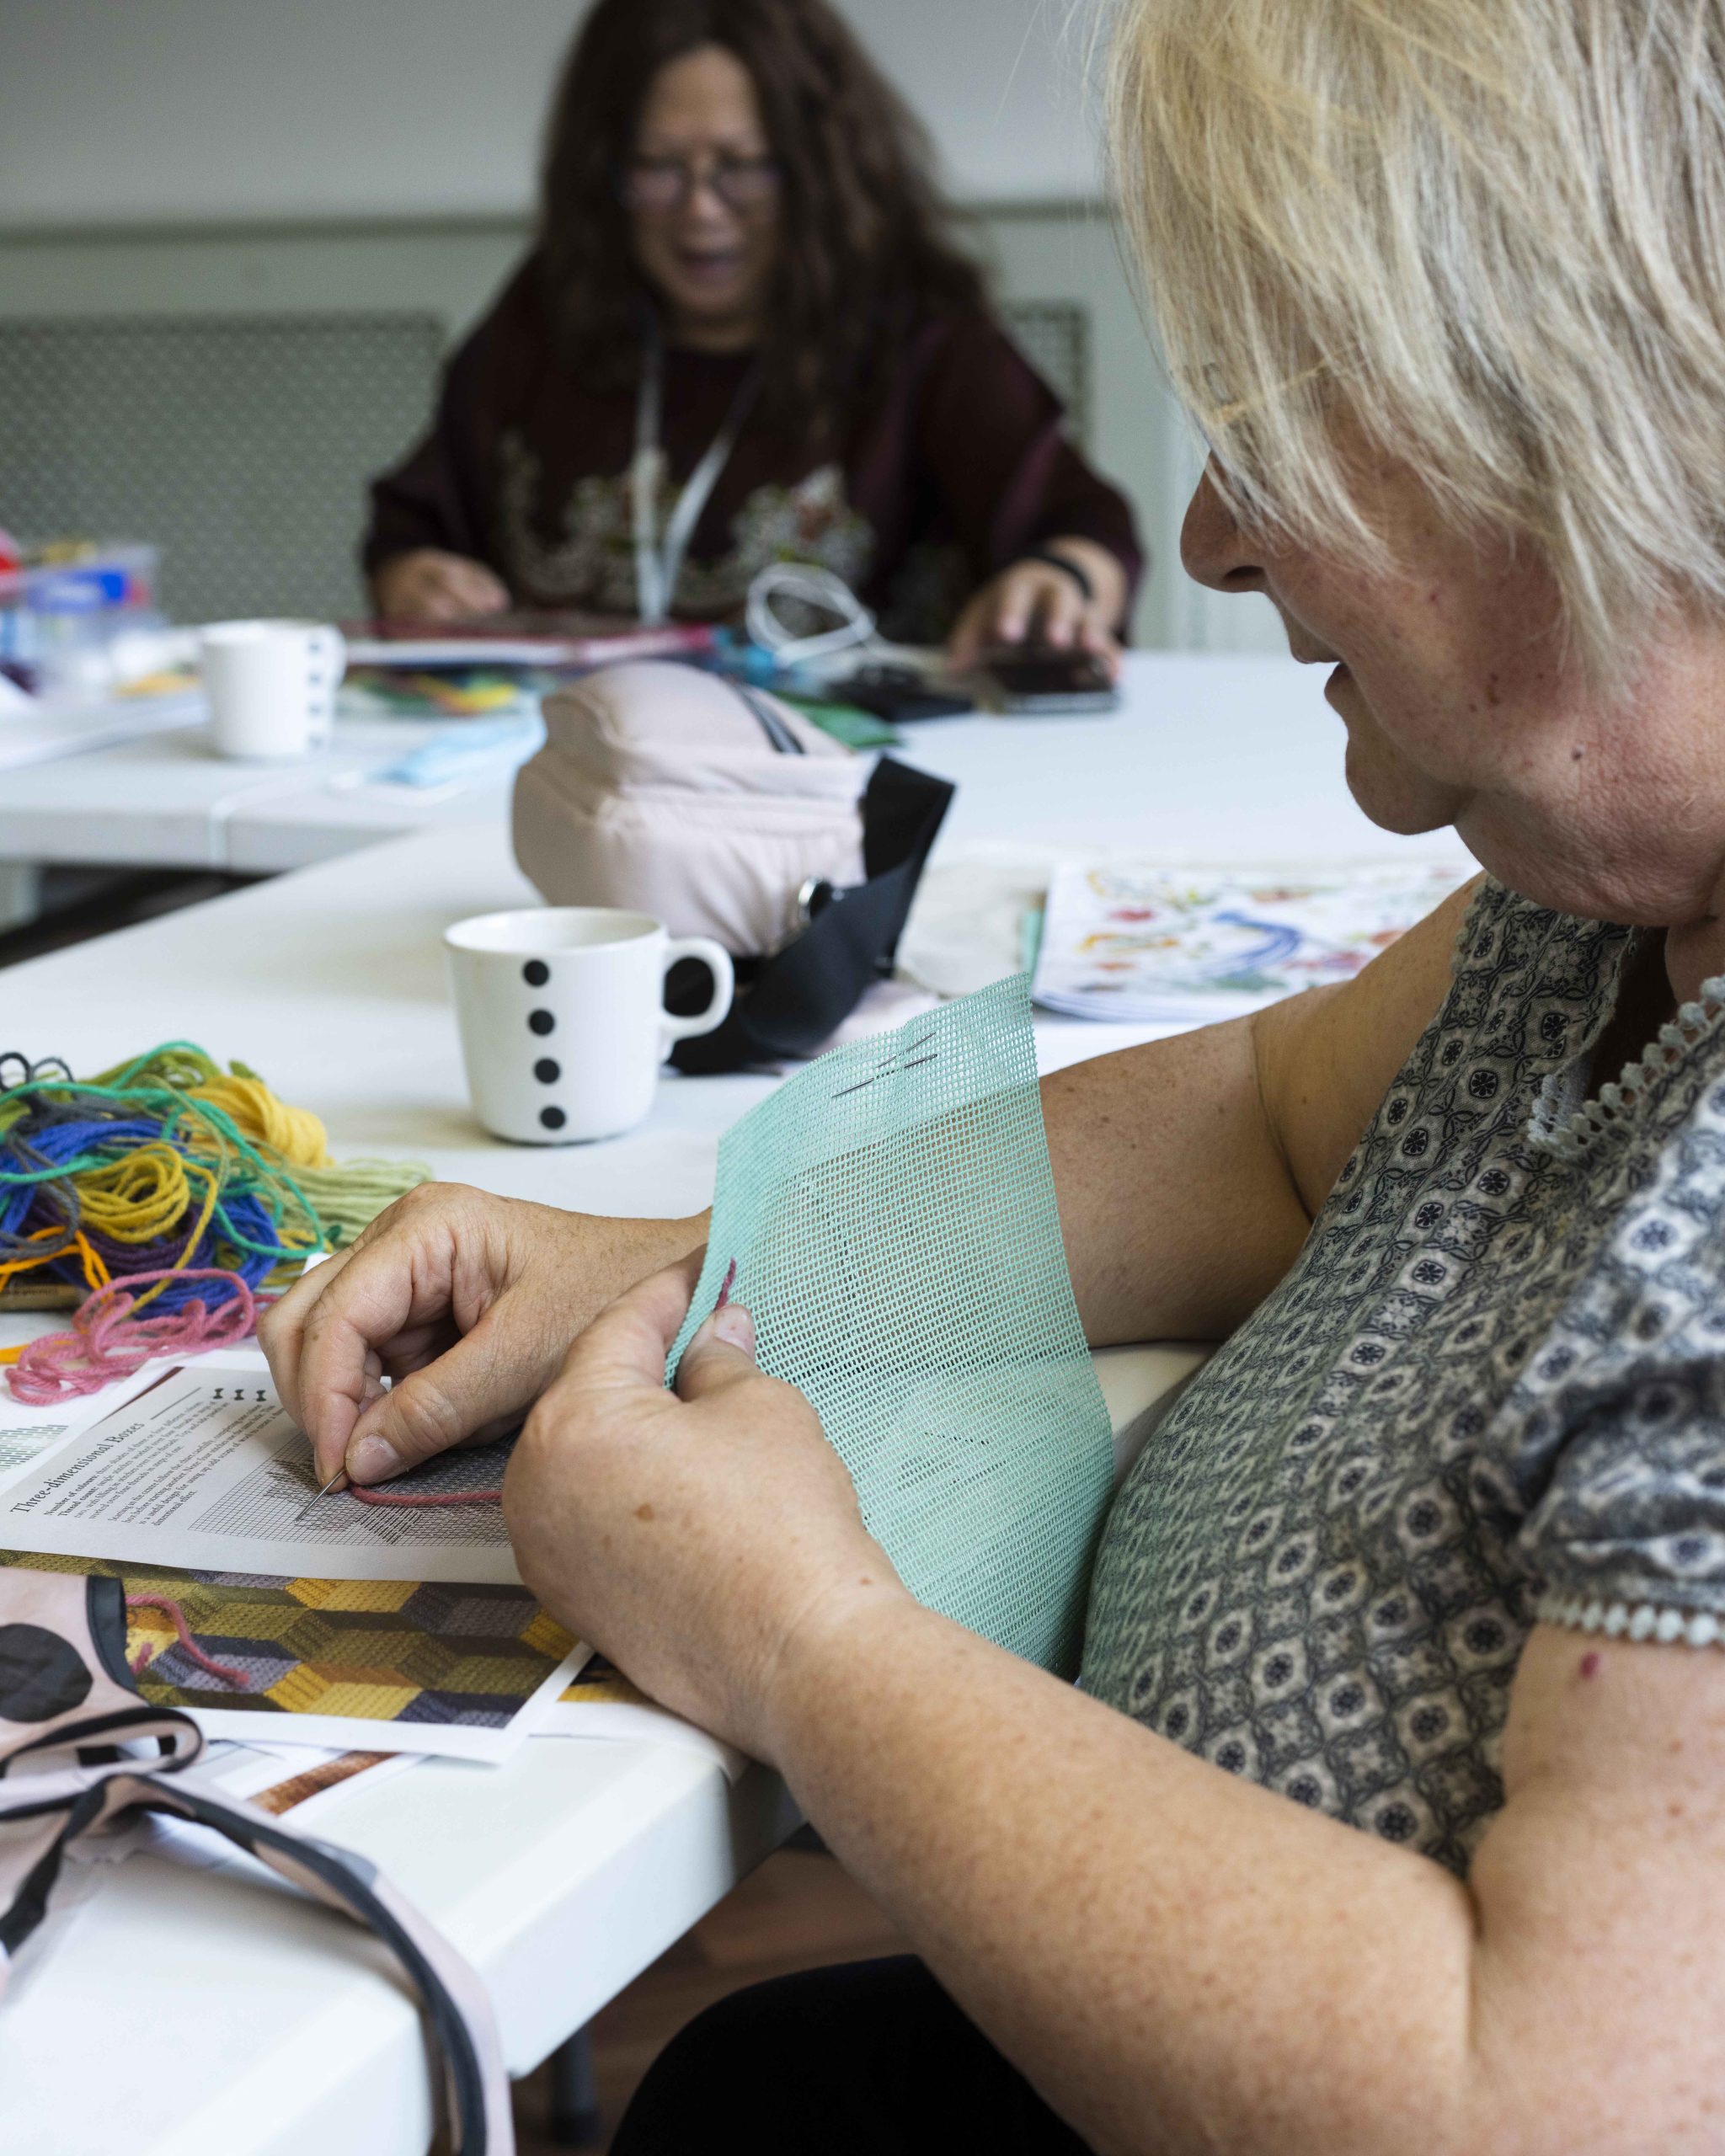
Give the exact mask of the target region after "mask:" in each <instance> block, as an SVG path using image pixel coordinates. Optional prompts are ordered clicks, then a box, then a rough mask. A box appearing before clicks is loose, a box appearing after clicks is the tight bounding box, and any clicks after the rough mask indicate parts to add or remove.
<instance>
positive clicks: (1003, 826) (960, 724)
mask: <svg viewBox="0 0 1725 2156" xmlns="http://www.w3.org/2000/svg"><path fill="white" fill-rule="evenodd" d="M1124 686H1125V691H1126V702H1125V707H1124V710H1123V711H1122V712H1120V713H1119V715H1117V716H1114V717H1111V718H1055V719H1022V718H1013V719H1002V718H964V719H951V720H946V721H942V722H938V723H932V724H924V725H920V726H914V727H906V728H905V729H904V735H905V739H904V744H903V746H902V747H901V748H900V749H899V750H897V751H896V752H895V753H896V754H897V755H900V757H902V758H903V759H904V760H906V761H908V762H911V763H915V764H919V765H921V766H924V767H925V768H927V769H928V770H931V771H938V772H940V773H941V774H942V775H943V776H948V777H951V778H955V779H957V780H958V781H959V799H958V801H957V803H956V804H955V807H954V809H953V815H952V817H951V818H950V819H949V825H948V833H947V837H948V841H952V840H953V839H957V838H968V837H975V836H987V837H991V838H998V837H1009V836H1027V837H1028V836H1033V837H1035V838H1037V839H1039V840H1043V841H1048V842H1049V843H1053V844H1059V845H1071V846H1091V845H1095V844H1097V843H1100V842H1103V836H1104V835H1105V834H1106V835H1108V836H1110V837H1112V839H1113V840H1114V841H1115V842H1119V843H1126V842H1131V843H1142V844H1144V845H1146V846H1158V847H1163V848H1172V849H1174V850H1177V851H1183V852H1186V853H1188V854H1198V855H1202V854H1204V853H1206V852H1208V853H1210V854H1212V855H1215V854H1218V853H1223V854H1229V855H1237V854H1239V853H1240V852H1241V851H1260V852H1262V851H1266V850H1269V851H1276V850H1281V851H1287V850H1289V849H1290V848H1291V849H1292V850H1293V851H1295V852H1296V853H1298V854H1300V855H1301V856H1310V857H1316V858H1325V857H1335V856H1337V855H1338V854H1350V855H1374V854H1375V855H1382V854H1384V853H1386V852H1393V851H1395V850H1396V849H1397V848H1398V847H1399V846H1402V844H1403V843H1404V842H1402V841H1397V840H1396V839H1393V838H1391V837H1389V836H1387V835H1386V834H1384V833H1382V832H1380V831H1376V830H1374V829H1373V828H1372V826H1371V825H1369V824H1368V823H1367V822H1366V821H1365V818H1364V817H1363V816H1361V815H1360V814H1359V811H1358V810H1357V809H1355V808H1354V805H1353V803H1351V802H1350V801H1349V800H1348V797H1347V793H1346V792H1345V789H1344V788H1343V785H1342V782H1341V753H1342V728H1341V722H1340V721H1339V720H1338V718H1336V716H1335V715H1334V713H1333V712H1331V711H1330V709H1329V707H1327V705H1326V704H1325V702H1324V701H1323V696H1322V673H1321V671H1320V670H1316V669H1312V668H1305V669H1301V668H1298V667H1296V666H1295V665H1294V664H1293V663H1292V662H1291V661H1290V660H1287V659H1232V658H1218V657H1211V656H1204V655H1193V654H1176V653H1169V652H1138V653H1134V654H1130V656H1129V658H1128V659H1127V661H1126V671H1125V676H1124ZM441 730H443V729H442V728H441V727H440V726H438V725H436V724H434V723H425V722H419V721H407V720H393V719H392V720H376V721H357V722H353V723H346V724H344V725H342V726H339V728H337V729H336V740H335V744H334V747H333V748H332V749H331V750H329V751H328V752H327V753H326V754H325V755H322V756H319V757H317V758H314V759H312V760H308V761H307V762H306V763H303V764H296V765H291V766H275V767H270V766H248V765H245V764H235V763H230V762H227V761H224V760H222V759H220V758H217V757H216V756H214V755H212V754H211V751H210V749H209V746H208V744H207V739H206V734H205V729H204V728H202V727H200V726H194V727H180V728H174V729H172V730H169V731H168V732H165V733H163V732H158V733H154V734H147V735H145V736H142V737H141V738H138V739H132V740H129V741H126V742H123V743H120V744H118V745H112V746H106V747H103V748H100V749H98V750H93V751H92V752H91V753H88V754H83V755H71V756H65V757H62V758H61V759H60V760H56V761H54V762H51V763H41V764H37V765H35V766H33V767H31V768H29V769H28V770H14V771H4V770H3V769H0V862H4V861H9V862H102V863H104V864H111V865H115V866H121V865H125V866H138V867H197V868H217V869H227V870H231V871H234V872H238V873H269V872H271V871H274V870H277V869H284V868H296V867H303V866H305V865H306V864H307V863H308V862H313V861H323V860H327V859H328V858H329V857H332V856H333V855H335V854H337V853H341V852H344V851H349V850H350V849H351V848H353V847H355V846H367V845H373V844H375V843H377V841H378V840H380V839H382V838H386V837H389V836H392V835H396V834H398V833H401V832H404V831H410V830H422V829H425V828H426V827H428V826H442V827H446V826H449V825H453V824H457V823H462V822H467V821H472V820H474V819H485V818H489V817H495V816H501V815H502V814H504V812H505V804H506V802H507V799H508V795H509V788H510V773H509V771H508V770H507V769H506V768H505V766H501V765H494V766H490V767H488V768H486V769H484V770H482V771H478V772H477V773H475V774H474V775H473V776H471V777H470V778H468V779H467V780H466V781H464V782H462V783H461V784H459V785H458V786H457V787H452V788H451V789H448V790H440V791H437V792H431V793H424V792H414V790H413V789H411V788H409V787H394V786H392V787H378V786H374V785H369V784H356V783H355V781H356V780H358V779H360V778H361V777H362V776H363V775H364V774H366V772H368V771H377V770H378V769H381V768H382V766H385V765H386V764H387V763H389V762H391V761H393V760H394V759H395V758H396V757H398V756H399V755H404V754H405V753H406V752H407V751H408V750H409V749H411V748H414V747H416V746H418V745H419V744H420V743H422V742H424V741H425V740H428V739H431V738H432V737H433V736H434V734H436V733H438V732H440V731H441ZM1091 781H1095V782H1097V787H1099V788H1100V790H1099V791H1098V790H1095V789H1094V788H1092V787H1091V786H1090V785H1089V784H1088V783H1087V782H1091Z"/></svg>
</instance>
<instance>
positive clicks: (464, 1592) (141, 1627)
mask: <svg viewBox="0 0 1725 2156" xmlns="http://www.w3.org/2000/svg"><path fill="white" fill-rule="evenodd" d="M0 1565H20V1566H25V1567H27V1568H29V1570H32V1571H35V1572H85V1573H88V1572H96V1573H103V1574H107V1575H109V1576H110V1577H120V1578H122V1579H124V1580H125V1582H126V1592H127V1593H128V1594H154V1595H161V1596H165V1597H167V1598H168V1599H170V1600H172V1601H174V1602H175V1603H177V1604H179V1608H180V1609H181V1610H182V1611H183V1612H184V1616H185V1620H186V1625H187V1626H188V1628H189V1629H190V1632H191V1634H192V1636H193V1637H194V1638H195V1640H196V1641H197V1642H198V1645H199V1646H200V1647H201V1648H202V1649H203V1650H204V1652H205V1653H206V1654H207V1655H209V1656H210V1657H211V1658H212V1659H213V1660H215V1661H216V1662H221V1663H222V1664H223V1665H225V1666H226V1667H228V1668H233V1669H238V1670H240V1671H242V1672H243V1673H244V1675H245V1678H246V1680H247V1681H246V1689H244V1690H243V1691H240V1690H237V1689H232V1688H231V1687H230V1686H228V1685H227V1684H224V1683H223V1682H222V1680H221V1679H220V1678H216V1677H213V1676H211V1674H210V1673H209V1672H207V1671H206V1670H202V1669H200V1668H198V1667H197V1665H196V1664H195V1662H193V1661H192V1660H191V1659H190V1657H189V1656H187V1655H186V1654H185V1653H184V1651H183V1650H182V1649H181V1647H180V1646H179V1643H178V1641H177V1639H176V1637H175V1635H174V1626H173V1624H172V1622H171V1621H170V1620H169V1618H168V1615H167V1614H166V1613H165V1612H163V1611H160V1610H156V1609H132V1610H129V1611H128V1612H127V1618H128V1627H129V1629H128V1633H127V1653H128V1657H129V1658H131V1657H136V1654H137V1652H138V1651H139V1650H140V1648H142V1647H145V1646H147V1647H149V1648H151V1649H152V1650H153V1652H152V1656H151V1659H150V1662H149V1663H148V1666H147V1668H145V1669H144V1671H143V1673H142V1675H141V1676H140V1677H139V1678H138V1680H137V1683H138V1689H139V1690H140V1691H141V1692H142V1694H143V1696H144V1698H145V1699H147V1700H149V1701H150V1702H151V1703H152V1705H163V1706H173V1707H235V1708H241V1709H244V1710H249V1711H250V1712H253V1713H259V1712H261V1713H264V1714H269V1713H271V1712H275V1713H279V1714H281V1715H283V1716H292V1715H339V1716H354V1717H357V1718H359V1719H361V1720H365V1721H400V1722H436V1723H440V1724H442V1725H445V1726H448V1725H450V1724H456V1725H458V1726H466V1727H469V1728H477V1729H499V1728H501V1727H503V1726H504V1725H505V1723H506V1722H508V1721H510V1719H511V1718H512V1717H513V1716H515V1714H517V1713H518V1712H519V1711H520V1710H521V1705H522V1703H523V1702H524V1701H525V1700H527V1699H529V1698H531V1695H532V1694H533V1693H534V1692H535V1691H537V1689H538V1688H539V1686H540V1685H541V1684H543V1683H544V1681H545V1679H546V1678H547V1677H548V1676H549V1675H550V1674H551V1673H552V1671H553V1669H555V1668H556V1667H557V1665H558V1662H561V1661H562V1660H563V1657H564V1656H565V1655H566V1654H567V1653H568V1652H569V1649H570V1647H571V1646H573V1645H574V1641H572V1640H571V1638H570V1637H569V1634H568V1633H567V1632H566V1631H564V1630H563V1627H562V1625H559V1624H558V1623H557V1621H556V1620H555V1619H553V1618H552V1617H549V1616H547V1614H546V1613H545V1611H544V1610H542V1609H541V1608H540V1606H539V1604H537V1602H536V1601H535V1600H534V1599H533V1598H532V1596H531V1594H529V1593H527V1591H526V1588H520V1587H444V1586H436V1585H431V1584H428V1583H425V1582H415V1581H411V1580H408V1581H403V1580H311V1579H305V1580H297V1579H296V1580H284V1579H271V1578H263V1577H256V1576H254V1575H251V1574H248V1573H237V1572H179V1571H174V1570H170V1569H168V1568H167V1567H163V1566H157V1567H149V1566H139V1565H115V1564H107V1563H104V1562H102V1561H99V1560H95V1559H90V1558H84V1557H44V1556H30V1555H27V1554H25V1553H24V1552H21V1551H18V1550H0ZM282 1735H283V1737H288V1736H290V1735H291V1732H290V1731H288V1730H286V1729H284V1730H283V1732H282Z"/></svg>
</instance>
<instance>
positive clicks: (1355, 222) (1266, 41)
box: [1109, 0, 1725, 678]
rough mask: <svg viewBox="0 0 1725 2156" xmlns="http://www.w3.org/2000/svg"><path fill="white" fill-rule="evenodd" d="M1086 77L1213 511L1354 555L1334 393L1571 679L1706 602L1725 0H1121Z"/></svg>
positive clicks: (1724, 431)
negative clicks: (1542, 602) (1491, 535)
mask: <svg viewBox="0 0 1725 2156" xmlns="http://www.w3.org/2000/svg"><path fill="white" fill-rule="evenodd" d="M1109 102H1110V118H1111V123H1112V124H1111V135H1112V140H1113V144H1114V157H1115V163H1116V168H1117V178H1118V181H1119V191H1120V197H1121V201H1122V205H1123V210H1124V217H1125V221H1126V224H1127V227H1128V231H1129V234H1130V237H1131V239H1132V241H1133V243H1134V248H1135V253H1136V255H1137V258H1138V261H1139V263H1140V267H1141V269H1142V271H1143V274H1144V276H1145V280H1146V286H1147V296H1148V299H1149V302H1150V305H1151V310H1152V312H1153V315H1154V317H1155V320H1156V326H1157V328H1158V330H1159V332H1160V334H1161V337H1162V344H1163V349H1164V351H1165V354H1166V356H1167V362H1168V365H1169V368H1170V371H1171V372H1172V376H1173V379H1174V382H1175V386H1176V388H1177V389H1178V392H1179V393H1180V395H1181V397H1182V398H1183V401H1184V402H1185V403H1186V404H1187V406H1188V409H1189V410H1190V411H1191V412H1192V413H1193V414H1194V418H1195V419H1197V420H1198V423H1199V425H1200V427H1202V429H1203V430H1204V433H1205V435H1206V436H1207V437H1208V439H1209V440H1210V444H1211V446H1212V448H1213V449H1214V450H1215V452H1216V457H1217V463H1218V467H1219V477H1220V483H1221V485H1222V488H1223V491H1224V494H1225V495H1226V497H1227V499H1229V502H1230V504H1231V507H1232V508H1233V510H1235V513H1236V515H1240V516H1241V517H1242V518H1243V519H1244V520H1247V521H1248V522H1250V523H1253V524H1256V525H1258V526H1261V527H1264V528H1268V530H1270V531H1275V532H1279V533H1282V534H1284V535H1287V536H1293V537H1296V538H1298V539H1300V540H1301V541H1303V542H1307V543H1310V542H1319V543H1322V544H1325V545H1327V546H1329V547H1334V548H1338V549H1340V550H1341V551H1342V552H1343V553H1344V554H1345V555H1347V556H1348V557H1350V558H1353V559H1354V560H1356V561H1358V562H1359V563H1362V564H1366V563H1374V562H1378V563H1381V560H1382V551H1381V542H1379V540H1378V537H1377V535H1376V534H1375V533H1374V532H1373V531H1371V529H1370V526H1369V524H1368V522H1367V520H1366V519H1365V516H1364V515H1363V514H1362V511H1361V509H1360V506H1359V502H1358V500H1357V499H1356V497H1355V494H1354V488H1353V485H1352V483H1351V482H1350V478H1349V468H1348V465H1349V460H1348V456H1347V454H1346V452H1345V450H1344V448H1343V441H1344V439H1345V431H1346V430H1343V429H1340V428H1338V424H1337V421H1338V416H1345V418H1346V419H1347V420H1348V422H1349V423H1350V425H1351V426H1353V427H1357V428H1358V429H1359V430H1360V432H1361V433H1362V434H1363V435H1364V437H1365V440H1366V441H1367V442H1368V443H1370V444H1372V445H1374V446H1375V447H1376V448H1377V449H1378V450H1379V451H1388V452H1390V453H1391V454H1392V455H1394V456H1397V457H1399V458H1401V459H1402V460H1404V461H1405V462H1407V464H1408V465H1409V466H1410V467H1412V468H1413V470H1414V471H1415V472H1417V473H1418V476H1419V477H1420V478H1421V479H1422V480H1423V483H1425V484H1426V486H1427V487H1428V488H1429V490H1430V491H1431V493H1432V494H1433V495H1434V498H1435V499H1436V501H1437V503H1438V504H1439V508H1440V509H1441V510H1443V511H1444V512H1445V513H1446V514H1447V515H1450V517H1451V518H1452V519H1453V520H1455V522H1456V523H1457V524H1458V526H1461V527H1463V528H1478V527H1487V528H1496V529H1498V530H1500V531H1501V530H1505V529H1507V530H1509V531H1511V532H1514V533H1517V534H1523V535H1525V536H1527V537H1529V538H1530V539H1531V540H1532V541H1533V542H1535V543H1536V544H1537V545H1538V546H1539V547H1541V548H1542V549H1543V551H1544V552H1545V555H1546V558H1547V560H1548V561H1549V562H1550V563H1551V568H1552V570H1553V573H1554V574H1555V576H1556V579H1557V584H1558V585H1559V587H1560V590H1561V591H1562V596H1563V600H1564V612H1565V618H1566V623H1567V628H1568V631H1569V632H1570V634H1571V636H1572V637H1573V642H1574V646H1575V648H1576V649H1577V651H1578V654H1579V655H1580V657H1581V658H1582V659H1583V662H1584V663H1585V664H1587V665H1588V667H1589V670H1590V671H1591V672H1593V673H1594V674H1595V675H1599V676H1600V677H1602V678H1603V677H1609V676H1611V675H1616V674H1620V673H1621V671H1622V670H1623V669H1624V666H1625V664H1626V654H1633V653H1634V652H1635V651H1637V650H1638V649H1639V648H1640V646H1641V644H1642V638H1643V634H1644V632H1646V631H1647V630H1648V628H1649V627H1650V626H1651V623H1652V622H1653V619H1654V618H1655V617H1656V616H1658V615H1659V614H1660V613H1661V612H1664V611H1668V610H1669V609H1670V608H1671V607H1673V606H1696V605H1697V604H1699V605H1700V606H1702V607H1705V608H1708V609H1714V608H1721V607H1725V0H1123V6H1122V12H1121V15H1120V19H1119V24H1118V28H1117V30H1116V34H1115V40H1114V56H1113V67H1112V71H1111V77H1110V100H1109Z"/></svg>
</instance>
